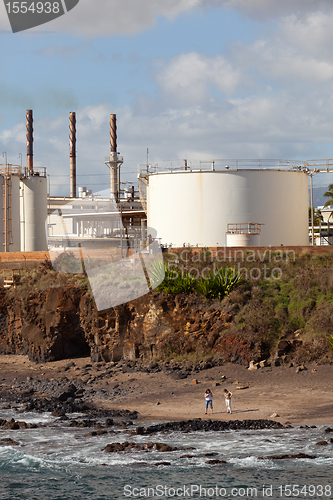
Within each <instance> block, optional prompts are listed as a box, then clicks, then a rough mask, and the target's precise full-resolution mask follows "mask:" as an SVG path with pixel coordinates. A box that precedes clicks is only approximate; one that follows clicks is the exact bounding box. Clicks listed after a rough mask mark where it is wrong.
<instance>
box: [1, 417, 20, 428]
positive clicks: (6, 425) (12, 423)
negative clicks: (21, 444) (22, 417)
mask: <svg viewBox="0 0 333 500" xmlns="http://www.w3.org/2000/svg"><path fill="white" fill-rule="evenodd" d="M1 428H2V429H6V430H17V429H19V428H20V426H19V424H18V422H15V420H14V419H13V418H11V419H10V420H7V422H6V423H4V424H3V425H2V426H1Z"/></svg>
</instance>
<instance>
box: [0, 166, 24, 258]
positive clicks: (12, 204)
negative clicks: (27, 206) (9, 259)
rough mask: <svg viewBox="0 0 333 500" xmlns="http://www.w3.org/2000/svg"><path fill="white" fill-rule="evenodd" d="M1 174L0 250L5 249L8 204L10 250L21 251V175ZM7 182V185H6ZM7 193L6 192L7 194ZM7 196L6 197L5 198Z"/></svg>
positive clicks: (8, 248) (8, 249)
mask: <svg viewBox="0 0 333 500" xmlns="http://www.w3.org/2000/svg"><path fill="white" fill-rule="evenodd" d="M6 177H7V179H5V177H4V176H3V175H0V210H1V218H0V252H4V251H6V249H5V235H4V232H5V210H6V208H5V207H6V205H7V210H6V212H7V241H8V247H7V251H8V252H19V251H20V177H19V176H18V175H7V176H6ZM5 184H6V187H5ZM5 193H6V194H5ZM5 197H6V199H5Z"/></svg>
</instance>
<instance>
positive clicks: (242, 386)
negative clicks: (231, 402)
mask: <svg viewBox="0 0 333 500" xmlns="http://www.w3.org/2000/svg"><path fill="white" fill-rule="evenodd" d="M249 388H250V386H249V385H238V386H237V387H236V390H237V391H243V390H244V389H249Z"/></svg>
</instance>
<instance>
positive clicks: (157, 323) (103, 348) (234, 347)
mask: <svg viewBox="0 0 333 500" xmlns="http://www.w3.org/2000/svg"><path fill="white" fill-rule="evenodd" d="M0 301H1V307H0V328H1V331H0V352H1V353H2V354H28V355H29V358H30V359H31V360H34V361H36V362H45V361H53V360H58V359H62V358H70V357H76V356H84V355H89V354H90V355H91V358H92V361H105V362H108V361H118V360H120V359H127V360H135V359H142V360H152V359H156V358H159V359H166V358H170V357H177V356H179V357H181V356H184V355H190V354H192V355H193V357H195V356H197V357H198V358H199V357H200V356H201V357H202V356H204V355H213V356H215V357H217V358H220V359H221V360H224V361H230V360H232V361H237V362H240V363H247V362H248V361H250V359H254V358H255V359H260V358H262V356H263V347H264V346H263V345H262V342H261V341H258V342H249V341H248V340H243V339H241V338H240V337H239V336H237V335H235V333H231V332H230V321H231V315H230V314H228V313H227V312H225V311H224V310H223V307H222V305H221V302H216V303H209V302H208V301H206V300H205V299H203V298H200V297H197V296H185V295H177V296H171V295H170V296H169V295H163V294H148V295H146V296H144V297H141V298H140V299H137V300H136V301H133V302H129V303H127V304H124V305H121V306H118V307H115V308H113V309H110V310H108V311H107V312H105V313H103V314H99V313H98V311H97V310H96V308H95V305H94V302H93V300H92V298H91V296H90V294H89V292H88V291H87V290H86V289H84V288H76V287H73V286H64V287H58V288H51V289H48V290H44V291H41V292H34V293H31V294H28V295H27V296H25V297H19V296H17V297H15V296H14V297H13V295H12V297H8V296H6V294H5V293H4V292H3V293H2V295H1V297H0ZM193 359H194V358H193Z"/></svg>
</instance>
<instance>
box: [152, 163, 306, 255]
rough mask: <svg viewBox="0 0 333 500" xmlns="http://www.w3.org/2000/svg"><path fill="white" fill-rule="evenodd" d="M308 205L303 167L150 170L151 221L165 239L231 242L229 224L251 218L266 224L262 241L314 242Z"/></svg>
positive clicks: (217, 243)
mask: <svg viewBox="0 0 333 500" xmlns="http://www.w3.org/2000/svg"><path fill="white" fill-rule="evenodd" d="M226 168H229V167H226ZM308 206H309V195H308V176H307V173H306V172H304V171H302V170H278V169H275V170H274V169H267V170H259V169H243V170H238V169H235V170H215V171H214V170H211V171H209V170H205V171H195V170H192V171H191V170H182V171H174V172H156V173H150V174H149V182H148V188H147V217H148V226H149V227H153V228H154V229H155V230H156V231H157V237H158V238H160V241H161V243H162V244H164V245H172V246H175V247H182V246H184V245H185V246H187V245H191V246H199V247H215V246H226V245H227V244H229V245H231V244H232V243H231V241H230V240H229V241H227V226H228V224H242V223H246V222H248V221H252V222H258V223H260V224H261V232H260V245H263V246H269V245H272V246H279V245H289V246H291V245H308V244H309V236H308V217H309V216H308ZM238 239H239V238H238ZM243 239H244V238H243ZM257 241H259V239H258V238H257ZM246 244H247V242H245V241H244V245H246ZM252 244H254V243H252ZM257 244H258V243H257Z"/></svg>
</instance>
